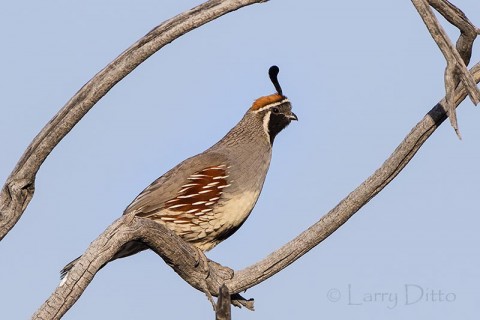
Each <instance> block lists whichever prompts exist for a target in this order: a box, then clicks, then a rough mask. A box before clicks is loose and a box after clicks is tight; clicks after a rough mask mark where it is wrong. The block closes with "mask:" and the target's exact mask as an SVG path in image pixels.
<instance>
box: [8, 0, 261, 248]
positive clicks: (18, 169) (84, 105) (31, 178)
mask: <svg viewBox="0 0 480 320" xmlns="http://www.w3.org/2000/svg"><path fill="white" fill-rule="evenodd" d="M266 1H267V0H210V1H207V2H205V3H203V4H201V5H199V6H197V7H195V8H193V9H190V10H188V11H185V12H183V13H181V14H179V15H177V16H175V17H173V18H171V19H169V20H167V21H165V22H163V23H162V24H161V25H159V26H157V27H155V28H154V29H153V30H152V31H150V32H149V33H147V34H146V35H145V36H144V37H142V38H141V39H140V40H138V41H137V42H135V43H134V44H133V45H132V46H131V47H130V48H128V49H127V50H125V51H124V52H123V53H122V54H120V55H119V56H118V57H117V58H116V59H115V60H114V61H113V62H111V63H110V64H109V65H107V66H106V67H105V68H104V69H102V70H101V71H100V72H99V73H97V74H96V75H95V76H94V77H93V78H92V79H91V80H90V81H88V82H87V83H86V84H85V85H84V86H83V87H82V88H81V89H80V90H79V91H78V92H77V93H76V94H75V95H74V96H73V97H72V98H71V99H70V100H69V101H68V102H67V103H66V104H65V106H64V107H63V108H62V109H61V110H60V111H59V112H58V113H57V114H56V115H55V116H54V117H53V119H52V120H50V122H49V123H48V124H47V125H46V126H45V127H44V128H43V129H42V131H40V133H39V134H38V135H37V136H36V137H35V139H34V140H33V141H32V142H31V143H30V145H29V146H28V147H27V149H26V151H25V153H24V154H23V155H22V157H21V158H20V160H19V161H18V163H17V165H16V166H15V168H14V169H13V171H12V173H11V174H10V176H9V177H8V178H7V181H6V182H5V185H4V186H3V188H2V191H1V193H0V240H1V239H3V238H4V237H5V235H6V234H7V233H8V232H9V231H10V230H11V229H12V228H13V227H14V226H15V224H16V223H17V221H18V220H19V219H20V218H21V216H22V214H23V212H24V211H25V209H26V208H27V206H28V203H29V202H30V200H31V199H32V197H33V193H34V191H35V190H34V185H35V176H36V174H37V172H38V170H39V169H40V166H41V165H42V163H43V162H44V161H45V159H46V158H47V157H48V155H49V154H50V152H51V151H52V150H53V148H54V147H55V146H56V145H57V144H58V143H59V142H60V141H61V140H62V139H63V138H64V137H65V136H66V135H67V134H68V133H69V132H70V130H71V129H72V128H73V127H74V126H75V125H76V124H77V123H78V122H79V121H80V120H81V119H82V118H83V116H84V115H85V114H86V113H87V112H88V111H89V110H90V109H91V108H92V107H93V106H94V105H95V104H96V103H97V102H98V101H99V100H100V99H101V98H102V97H103V96H104V95H105V94H107V92H108V91H109V90H110V89H111V88H112V87H113V86H114V85H115V84H116V83H117V82H119V81H120V80H122V79H123V78H124V77H126V76H127V75H128V74H129V73H130V72H131V71H132V70H133V69H135V68H136V67H137V66H138V65H140V64H141V63H142V62H143V61H145V60H146V59H147V58H149V57H150V56H151V55H153V54H154V53H155V52H157V51H158V50H160V49H161V48H162V47H164V46H165V45H167V44H169V43H170V42H172V41H174V40H175V39H177V38H179V37H180V36H182V35H184V34H185V33H187V32H189V31H191V30H193V29H196V28H198V27H200V26H202V25H204V24H205V23H207V22H210V21H212V20H215V19H216V18H218V17H220V16H222V15H224V14H227V13H229V12H231V11H234V10H237V9H240V8H242V7H244V6H248V5H251V4H254V3H260V2H266Z"/></svg>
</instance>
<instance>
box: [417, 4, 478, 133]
mask: <svg viewBox="0 0 480 320" xmlns="http://www.w3.org/2000/svg"><path fill="white" fill-rule="evenodd" d="M412 3H413V5H414V6H415V8H416V9H417V11H418V13H419V14H420V16H421V17H422V19H423V22H424V23H425V25H426V26H427V29H428V31H429V32H430V34H431V35H432V37H433V39H434V40H435V42H436V43H437V45H438V47H439V48H440V50H441V51H442V53H443V55H444V57H445V59H446V60H447V66H446V68H445V92H446V96H445V98H446V100H445V105H446V108H447V111H448V116H449V118H450V123H451V125H452V127H453V129H454V130H455V132H456V133H457V135H458V137H459V138H460V137H461V136H460V131H459V129H458V123H457V114H456V112H455V106H454V103H453V98H454V96H453V95H454V90H455V88H456V87H457V85H458V83H459V82H460V81H462V82H463V85H464V86H465V87H466V89H467V92H468V95H469V96H470V99H471V100H472V102H473V104H475V105H477V104H478V103H479V102H480V90H479V89H478V88H477V86H476V84H475V81H474V80H473V78H472V76H471V75H470V73H469V72H468V70H467V67H466V66H467V65H468V63H469V62H470V57H471V55H472V47H473V42H474V41H475V38H476V37H477V34H478V32H479V31H478V29H477V28H476V27H475V26H474V25H473V24H472V23H471V22H470V20H468V18H467V16H466V15H465V14H464V13H463V12H462V11H461V10H460V9H458V8H457V7H456V6H454V5H453V4H451V3H450V2H448V1H447V0H412ZM430 5H431V6H432V7H433V8H435V10H437V11H438V12H439V13H440V14H441V15H442V16H443V17H445V19H447V21H448V22H450V23H451V24H452V25H454V26H455V27H457V28H458V29H459V30H460V36H459V38H458V40H457V45H456V47H454V46H453V44H452V42H451V41H450V38H449V37H448V35H447V33H446V32H445V30H444V29H443V28H442V26H441V25H440V23H439V22H438V20H437V18H436V17H435V15H434V14H433V11H432V10H431V8H430Z"/></svg>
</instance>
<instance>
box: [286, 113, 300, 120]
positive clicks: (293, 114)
mask: <svg viewBox="0 0 480 320" xmlns="http://www.w3.org/2000/svg"><path fill="white" fill-rule="evenodd" d="M288 119H290V120H295V121H298V117H297V115H296V114H295V113H293V112H292V114H290V115H289V116H288Z"/></svg>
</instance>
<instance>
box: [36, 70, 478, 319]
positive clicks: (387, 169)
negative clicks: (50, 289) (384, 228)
mask: <svg viewBox="0 0 480 320" xmlns="http://www.w3.org/2000/svg"><path fill="white" fill-rule="evenodd" d="M471 73H472V75H473V77H474V79H475V82H479V81H480V63H478V64H477V65H475V66H474V67H473V68H472V69H471ZM466 96H467V93H466V90H465V88H464V86H463V84H459V86H458V87H457V89H456V90H455V92H454V98H455V99H454V101H453V103H454V105H455V106H458V105H459V104H460V102H461V101H463V100H464V99H465V97H466ZM444 103H445V99H443V100H442V101H440V102H439V103H438V104H437V105H436V106H435V107H434V108H433V109H432V110H430V111H429V112H428V114H427V115H425V117H424V118H423V119H422V120H421V121H420V122H419V123H418V124H417V125H416V126H415V127H414V128H413V129H412V130H411V131H410V133H409V134H408V135H407V136H406V137H405V139H404V140H403V141H402V142H401V143H400V145H399V146H398V147H397V148H396V149H395V151H394V152H393V153H392V155H391V156H390V157H389V158H388V159H387V160H386V161H385V162H384V163H383V165H382V166H381V167H380V168H378V169H377V170H376V171H375V172H374V173H373V174H372V175H371V176H370V177H369V178H367V179H366V180H365V181H364V182H363V183H362V184H361V185H360V186H359V187H357V188H356V189H355V190H354V191H352V192H351V193H350V194H349V195H348V196H347V197H346V198H345V199H343V200H342V201H341V202H340V203H339V204H338V205H337V206H336V207H335V208H333V209H332V210H330V212H328V213H327V214H326V215H325V216H323V217H322V218H321V219H320V220H319V221H318V222H317V223H315V224H314V225H312V226H311V227H310V228H308V229H307V230H306V231H304V232H303V233H301V234H300V235H299V236H297V237H296V238H295V239H293V240H292V241H290V242H289V243H287V244H286V245H284V246H283V247H282V248H280V249H279V250H277V251H275V252H273V253H272V254H270V255H269V256H267V257H266V258H265V259H264V260H262V261H260V262H258V263H256V264H254V265H252V266H250V267H247V268H245V269H243V270H240V271H238V272H235V274H233V272H232V271H231V270H230V269H229V268H226V267H222V266H221V265H219V264H218V263H216V262H214V261H210V260H208V259H207V258H206V257H205V256H203V253H201V252H200V251H199V250H197V249H195V248H194V247H193V246H192V245H190V244H189V243H186V242H184V241H183V240H182V239H181V238H180V237H179V236H177V235H176V234H175V233H174V232H173V231H171V230H169V229H167V228H166V227H164V226H163V225H160V224H158V223H156V222H153V221H151V220H149V219H145V218H138V217H134V216H131V215H130V216H122V217H121V218H120V219H118V220H117V221H116V222H114V223H113V224H112V225H111V226H110V227H109V228H108V229H107V230H106V231H105V232H104V233H103V234H102V235H100V236H99V237H98V238H97V240H95V241H94V242H93V243H92V244H91V245H90V247H89V248H88V249H87V251H86V252H85V254H84V255H83V256H82V257H81V258H80V260H79V261H78V262H77V264H76V265H75V266H74V267H73V269H72V270H71V271H70V273H69V275H68V278H67V280H66V282H65V284H63V285H62V286H59V287H57V289H56V290H55V292H54V293H53V294H52V295H51V296H50V298H49V299H48V300H47V301H46V302H45V303H44V304H43V305H42V307H41V308H40V309H39V310H38V311H37V312H36V313H35V315H34V316H33V319H58V318H60V317H61V316H62V315H63V314H65V312H66V311H67V310H68V309H69V308H70V307H71V306H72V305H73V304H74V303H75V301H77V300H78V298H79V297H80V295H81V294H82V293H83V291H84V290H85V288H86V287H87V286H88V284H89V283H90V281H92V279H93V276H94V275H95V274H96V272H97V271H98V270H99V269H100V268H101V267H102V266H103V265H104V264H105V263H106V262H107V261H109V260H110V259H111V258H112V257H113V255H114V254H115V253H116V252H117V251H118V250H119V248H120V247H121V246H122V245H124V244H125V243H127V242H129V241H132V240H139V241H143V242H144V243H146V244H147V245H148V246H149V247H150V248H152V250H154V251H155V252H156V253H157V254H159V255H160V256H161V257H162V258H163V259H164V260H165V262H166V263H167V264H168V265H169V266H171V267H172V268H173V269H174V270H175V272H176V273H177V274H178V275H180V276H181V277H182V278H183V279H184V280H185V281H187V282H188V283H189V284H190V285H191V286H192V287H194V288H196V289H198V290H200V291H203V292H205V293H206V294H207V295H213V296H216V295H218V288H219V287H221V286H222V285H224V284H225V285H226V286H227V288H228V290H229V291H230V293H232V304H234V305H236V302H237V303H238V302H239V303H241V304H242V305H244V306H247V307H248V306H249V307H251V308H252V309H253V301H252V300H250V301H246V300H245V299H243V298H241V297H240V296H239V295H238V292H241V291H244V290H247V289H249V288H251V287H253V286H255V285H256V284H258V283H260V282H262V281H264V280H266V279H268V278H269V277H271V276H273V275H275V274H276V273H277V272H279V271H281V270H282V269H284V268H286V267H287V266H289V265H290V264H292V263H293V262H294V261H296V260H297V259H299V258H300V257H301V256H303V255H304V254H305V253H307V252H308V251H310V250H311V249H312V248H314V247H315V246H316V245H318V244H319V243H321V242H322V241H323V240H325V239H326V238H327V237H328V236H329V235H331V234H332V233H333V232H334V231H335V230H337V229H338V228H339V227H340V226H341V225H343V224H344V223H345V222H346V221H347V220H348V219H350V217H352V216H353V215H354V214H355V213H356V212H357V211H358V210H359V209H360V208H361V207H362V206H364V205H365V204H366V203H367V202H368V201H370V199H372V198H373V197H374V196H375V195H376V194H378V193H379V192H380V191H381V190H382V189H383V188H384V187H385V186H386V185H387V184H388V183H390V181H392V180H393V179H394V178H395V177H396V176H397V175H398V174H399V173H400V171H401V170H402V169H403V168H404V167H405V166H406V165H407V164H408V162H409V161H410V160H411V159H412V158H413V157H414V155H415V154H416V152H417V151H418V150H419V149H420V147H421V146H422V145H423V143H424V142H425V141H426V140H427V139H428V138H429V137H430V136H431V135H432V133H433V132H434V131H435V130H436V129H437V128H438V127H439V126H440V125H441V124H442V122H443V121H445V119H446V118H447V114H446V112H445V109H444V108H443V104H444ZM235 301H236V302H235Z"/></svg>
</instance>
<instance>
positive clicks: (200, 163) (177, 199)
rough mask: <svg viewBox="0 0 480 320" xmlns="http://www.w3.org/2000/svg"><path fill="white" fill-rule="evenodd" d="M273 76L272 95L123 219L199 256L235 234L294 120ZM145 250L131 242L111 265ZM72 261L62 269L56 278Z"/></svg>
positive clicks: (151, 189)
mask: <svg viewBox="0 0 480 320" xmlns="http://www.w3.org/2000/svg"><path fill="white" fill-rule="evenodd" d="M278 72H279V69H278V67H277V66H272V67H270V69H269V76H270V80H271V81H272V83H273V85H274V86H275V89H276V91H277V93H274V94H272V95H269V96H265V97H261V98H258V99H257V100H255V102H254V103H253V105H252V106H251V107H250V108H249V109H248V111H247V112H246V113H245V115H244V116H243V118H242V120H240V122H239V123H238V124H237V125H236V126H235V127H233V128H232V129H231V130H230V131H229V132H228V133H227V134H226V135H225V137H223V138H222V139H221V140H220V141H218V142H217V143H216V144H214V145H213V146H212V147H210V148H209V149H207V150H206V151H204V152H202V153H200V154H198V155H196V156H194V157H191V158H188V159H186V160H185V161H183V162H181V163H180V164H178V165H177V166H176V167H174V168H173V169H171V170H170V171H168V172H167V173H165V174H164V175H163V176H161V177H160V178H158V179H157V180H155V181H154V182H153V183H152V184H151V185H149V186H148V187H147V188H146V189H145V190H143V191H142V192H141V193H140V194H139V195H138V196H137V198H135V200H133V202H132V203H131V204H130V205H129V206H128V207H127V208H126V209H125V211H124V214H132V213H133V214H135V215H136V216H139V217H144V218H148V219H152V220H153V221H155V222H158V223H160V224H163V225H165V226H166V227H168V228H169V229H171V230H173V231H174V232H175V233H176V234H178V235H179V236H180V237H181V238H182V239H184V240H185V241H187V242H190V243H191V244H193V245H194V246H196V247H197V248H199V249H200V250H203V251H208V250H210V249H212V248H213V247H215V246H216V245H217V244H219V243H220V242H222V241H223V240H225V239H227V238H228V237H229V236H231V235H232V234H233V233H234V232H235V231H237V230H238V228H240V226H241V225H242V224H243V223H244V222H245V220H246V219H247V218H248V216H249V214H250V212H251V211H252V209H253V208H254V206H255V203H256V202H257V199H258V197H259V195H260V192H261V191H262V187H263V182H264V181H265V177H266V175H267V171H268V168H269V165H270V159H271V157H272V145H273V141H274V140H275V137H276V136H277V134H278V133H279V132H280V131H282V130H283V129H284V128H285V127H287V126H288V125H289V124H290V122H291V121H292V120H298V119H297V116H296V115H295V114H294V113H293V112H292V107H291V104H290V101H289V100H288V99H287V97H285V96H284V95H283V93H282V88H281V87H280V84H279V82H278V79H277V76H278ZM145 249H148V247H147V246H146V245H145V244H144V243H142V242H139V241H132V242H129V243H127V244H126V245H124V246H123V247H122V249H121V250H120V251H119V252H117V254H116V255H115V256H114V257H113V259H112V260H114V259H118V258H122V257H126V256H129V255H132V254H135V253H137V252H140V251H142V250H145ZM77 260H78V258H77V259H76V260H74V261H72V262H70V263H69V264H68V265H66V266H65V268H63V269H62V271H61V274H62V278H63V277H64V276H65V275H67V273H68V272H69V271H70V269H71V268H72V267H73V266H74V265H75V263H76V261H77Z"/></svg>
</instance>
